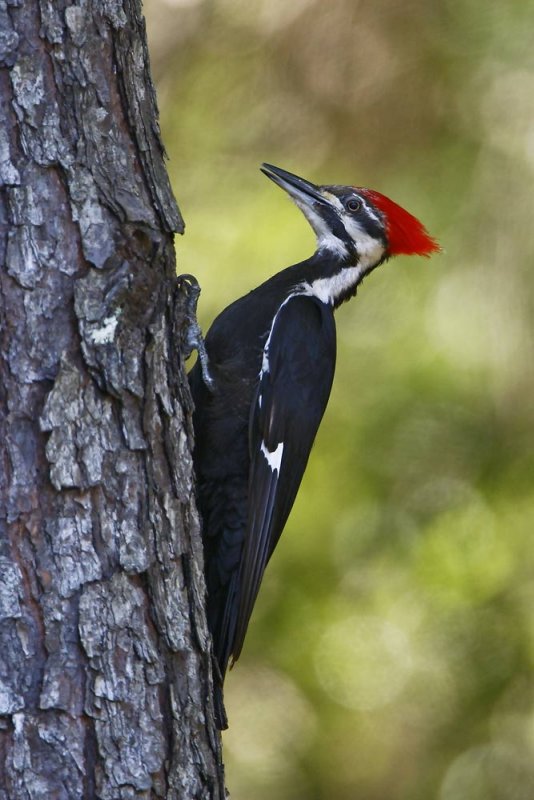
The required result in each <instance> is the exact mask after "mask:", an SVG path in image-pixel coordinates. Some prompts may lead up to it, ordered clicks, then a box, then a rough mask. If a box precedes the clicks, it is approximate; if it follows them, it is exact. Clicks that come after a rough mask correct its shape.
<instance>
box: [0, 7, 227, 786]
mask: <svg viewBox="0 0 534 800" xmlns="http://www.w3.org/2000/svg"><path fill="white" fill-rule="evenodd" d="M0 15H1V19H2V22H1V25H2V31H3V35H2V41H1V44H0V81H1V88H0V107H1V109H2V114H1V117H2V126H1V128H0V180H1V183H0V190H1V191H0V221H1V222H0V253H1V254H2V257H1V259H0V263H1V265H2V269H1V271H0V321H1V326H0V435H1V441H2V450H1V465H0V562H1V564H0V574H1V576H2V577H1V581H0V648H1V652H0V743H1V746H0V753H1V754H2V755H1V762H2V763H1V767H0V775H1V778H0V790H1V791H0V794H1V795H2V796H6V797H13V798H14V797H17V798H37V797H40V798H41V797H49V798H59V797H61V798H76V800H78V798H82V797H83V798H94V797H100V798H134V797H143V798H149V797H165V798H200V797H202V798H222V797H223V796H224V783H223V772H222V766H221V755H220V739H219V735H218V733H217V732H216V730H215V728H214V725H213V719H212V711H211V707H210V702H211V700H210V698H211V692H210V680H211V676H210V659H209V641H208V634H207V629H206V624H205V618H204V609H203V603H204V583H203V575H202V567H201V565H202V552H201V543H200V538H199V531H198V518H197V514H196V511H195V508H194V502H193V499H192V485H193V476H192V462H191V446H192V434H191V425H190V412H191V406H190V396H189V390H188V386H187V381H186V378H185V373H184V370H183V364H182V362H181V359H180V356H179V343H180V338H181V335H182V331H181V327H182V324H183V314H182V307H181V298H180V295H179V293H178V291H177V289H176V279H175V258H174V250H173V233H174V232H175V231H179V232H181V231H182V230H183V223H182V220H181V217H180V213H179V211H178V208H177V206H176V203H175V201H174V198H173V195H172V191H171V189H170V184H169V181H168V178H167V174H166V170H165V166H164V162H163V157H164V153H163V147H162V144H161V141H160V137H159V129H158V124H157V109H156V104H155V97H154V90H153V86H152V82H151V79H150V75H149V69H148V55H147V48H146V38H145V30H144V21H143V18H142V15H141V9H140V3H139V2H138V1H137V0H126V1H125V2H124V3H117V2H115V1H114V0H95V2H94V3H92V4H91V5H89V6H87V5H85V4H80V5H68V6H67V7H66V8H63V5H62V4H56V3H49V2H46V0H41V1H39V0H27V2H24V3H20V2H19V1H18V0H8V2H7V4H4V6H3V8H2V9H0Z"/></svg>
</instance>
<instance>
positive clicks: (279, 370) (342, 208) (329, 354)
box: [190, 165, 435, 727]
mask: <svg viewBox="0 0 534 800" xmlns="http://www.w3.org/2000/svg"><path fill="white" fill-rule="evenodd" d="M263 170H264V172H265V173H266V174H267V175H268V176H269V177H270V178H271V179H272V180H274V181H275V182H276V183H277V184H279V185H280V186H281V187H282V188H284V189H285V190H286V191H287V192H288V193H289V194H290V195H291V196H292V198H293V199H294V200H295V202H296V203H297V205H298V206H299V207H300V208H301V210H302V211H303V213H304V214H305V216H306V217H307V219H308V221H309V222H310V224H311V225H312V227H313V228H314V230H315V232H316V234H317V239H318V244H317V251H316V252H315V254H314V255H313V256H312V257H311V258H309V259H307V260H306V261H303V262H301V263H300V264H297V265H295V266H293V267H289V268H288V269H285V270H283V271H282V272H280V273H278V274H276V275H274V276H273V277H272V278H270V279H269V280H268V281H266V282H265V283H263V284H262V285H261V286H259V287H257V288H256V289H254V290H253V291H251V292H250V293H249V294H247V295H245V296H244V297H242V298H241V299H239V300H237V301H236V302H234V303H232V304H231V305H230V306H228V308H226V309H225V310H224V311H223V312H222V313H221V314H220V315H219V316H218V317H217V318H216V320H215V321H214V323H213V325H212V326H211V328H210V330H209V332H208V334H207V336H206V340H205V346H206V351H207V354H208V365H209V372H210V375H211V381H212V385H211V386H208V385H206V383H205V381H204V380H203V376H202V371H201V368H200V365H199V364H198V363H197V365H195V367H194V368H193V370H192V371H191V373H190V382H191V389H192V394H193V399H194V402H195V412H194V418H193V423H194V429H195V439H196V443H195V453H194V463H195V471H196V477H197V498H198V505H199V509H200V512H201V516H202V521H203V541H204V552H205V569H206V583H207V591H208V606H207V607H208V624H209V627H210V631H211V634H212V637H213V646H214V656H215V660H216V670H215V672H216V676H215V683H216V696H215V710H216V715H217V720H218V724H219V725H220V727H225V726H226V717H225V712H224V706H223V702H222V684H223V681H224V676H225V672H226V669H227V667H228V664H229V662H230V660H233V661H235V660H236V659H237V658H238V657H239V654H240V653H241V649H242V646H243V641H244V638H245V634H246V631H247V627H248V624H249V620H250V615H251V613H252V609H253V606H254V603H255V600H256V597H257V594H258V591H259V587H260V583H261V580H262V577H263V573H264V570H265V567H266V565H267V562H268V561H269V559H270V557H271V555H272V553H273V550H274V548H275V546H276V544H277V542H278V539H279V537H280V534H281V533H282V530H283V528H284V525H285V523H286V521H287V518H288V515H289V513H290V511H291V508H292V506H293V502H294V500H295V497H296V494H297V491H298V488H299V486H300V483H301V480H302V477H303V474H304V470H305V468H306V464H307V461H308V457H309V455H310V451H311V448H312V445H313V442H314V439H315V435H316V433H317V429H318V427H319V424H320V422H321V419H322V416H323V414H324V411H325V408H326V405H327V402H328V398H329V395H330V389H331V386H332V380H333V377H334V368H335V361H336V332H335V321H334V309H335V308H336V307H337V306H338V305H339V304H340V303H341V302H343V301H344V300H346V299H348V298H349V297H351V296H353V295H354V294H355V292H356V288H357V286H358V284H359V283H360V282H361V280H362V278H363V277H364V275H365V274H367V273H368V272H370V271H371V270H372V269H374V268H375V267H376V266H378V264H380V263H381V262H382V261H383V260H384V259H385V258H387V257H388V256H389V255H392V254H393V253H392V252H391V251H390V250H388V224H390V222H391V220H389V219H388V218H387V217H386V215H385V213H384V212H382V211H381V210H380V208H379V207H378V206H377V204H376V203H373V202H371V200H370V199H369V198H368V197H367V196H366V195H365V194H364V193H365V192H366V191H367V190H359V189H354V188H353V187H346V186H341V187H340V186H327V187H316V186H314V185H313V184H311V183H309V182H308V181H304V180H303V179H301V178H298V177H297V176H294V175H292V174H291V173H288V172H285V171H284V170H281V169H279V168H276V167H271V166H268V165H264V167H263ZM379 197H381V196H379ZM389 202H391V201H389ZM404 214H407V212H404ZM407 216H408V217H409V218H410V219H412V220H413V219H414V218H412V217H410V215H407ZM415 222H417V221H416V220H415ZM417 224H418V225H419V226H420V223H417ZM420 227H421V226H420ZM423 230H424V229H423ZM419 235H420V231H419ZM431 241H433V240H430V238H428V242H431ZM434 244H435V243H434ZM434 249H435V248H434ZM418 252H419V251H418ZM423 254H424V253H423Z"/></svg>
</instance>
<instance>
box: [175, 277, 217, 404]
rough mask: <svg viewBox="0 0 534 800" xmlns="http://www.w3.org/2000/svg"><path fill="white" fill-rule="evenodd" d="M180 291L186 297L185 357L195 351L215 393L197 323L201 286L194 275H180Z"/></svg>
mask: <svg viewBox="0 0 534 800" xmlns="http://www.w3.org/2000/svg"><path fill="white" fill-rule="evenodd" d="M177 282H178V290H179V291H181V292H183V294H184V295H185V298H186V301H185V320H186V333H185V338H184V351H185V352H184V357H185V359H186V360H187V359H188V358H189V356H190V355H191V353H192V352H193V350H196V351H197V353H198V358H199V361H200V369H201V371H202V379H203V380H204V383H205V384H206V386H207V387H208V389H209V390H210V391H213V390H214V388H215V384H214V381H213V378H212V377H211V375H210V371H209V364H208V353H207V350H206V345H205V344H204V337H203V336H202V331H201V330H200V325H199V324H198V321H197V303H198V298H199V295H200V285H199V283H198V281H197V279H196V278H195V276H194V275H189V274H187V273H186V274H184V275H178V278H177Z"/></svg>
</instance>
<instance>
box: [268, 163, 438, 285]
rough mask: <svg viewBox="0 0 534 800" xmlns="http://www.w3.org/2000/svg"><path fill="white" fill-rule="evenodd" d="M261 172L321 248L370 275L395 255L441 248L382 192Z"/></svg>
mask: <svg viewBox="0 0 534 800" xmlns="http://www.w3.org/2000/svg"><path fill="white" fill-rule="evenodd" d="M261 169H262V172H263V173H264V174H265V175H267V177H268V178H270V179H271V180H272V181H274V182H275V183H276V184H277V185H278V186H280V187H281V188H282V189H284V190H285V191H286V192H287V193H288V194H289V195H290V196H291V198H292V199H293V200H294V202H295V203H296V205H297V206H298V207H299V208H300V209H301V211H302V212H303V214H304V216H305V217H306V219H307V220H308V222H309V223H310V225H311V226H312V228H313V230H314V231H315V234H316V236H317V246H318V249H319V250H321V249H328V250H331V251H333V252H335V253H337V254H338V255H339V256H340V257H341V258H343V259H347V261H349V262H354V261H357V262H358V264H359V266H360V267H361V268H362V271H364V272H367V271H370V270H371V269H373V268H374V267H376V266H378V264H380V263H381V262H382V261H384V260H385V259H386V258H389V257H390V256H396V255H401V254H402V255H419V256H430V255H431V254H432V253H434V252H436V251H438V250H439V249H440V247H439V245H438V243H437V242H436V240H435V239H433V238H432V237H431V236H430V234H429V233H428V232H427V230H426V229H425V227H424V225H423V224H422V223H421V222H419V220H418V219H416V218H415V217H414V216H412V214H409V213H408V211H405V210H404V208H401V206H399V205H397V203H394V202H393V200H390V199H389V197H386V196H385V195H383V194H381V193H380V192H376V191H374V190H373V189H363V188H361V187H355V186H316V185H315V184H313V183H310V181H306V180H304V179H303V178H299V177H298V176H297V175H293V174H292V173H291V172H286V170H284V169H280V167H273V166H272V165H271V164H263V165H262V167H261Z"/></svg>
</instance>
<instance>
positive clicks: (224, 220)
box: [145, 0, 534, 800]
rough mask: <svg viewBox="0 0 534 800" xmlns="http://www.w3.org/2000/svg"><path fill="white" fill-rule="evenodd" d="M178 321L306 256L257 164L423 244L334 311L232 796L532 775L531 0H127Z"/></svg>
mask: <svg viewBox="0 0 534 800" xmlns="http://www.w3.org/2000/svg"><path fill="white" fill-rule="evenodd" d="M145 11H146V15H147V23H148V32H149V42H150V46H151V58H152V67H153V72H154V76H155V78H156V82H157V88H158V97H159V104H160V111H161V125H162V130H163V136H164V140H165V143H166V147H167V150H168V153H169V156H170V161H169V169H170V173H171V177H172V181H173V185H174V188H175V193H176V196H177V198H178V201H179V203H180V207H181V209H182V211H183V214H184V216H185V219H186V224H187V230H186V234H185V236H184V238H183V239H181V238H180V239H178V240H177V252H178V262H179V269H180V270H181V271H185V272H193V273H195V274H196V275H197V276H198V278H199V280H200V283H201V285H202V289H203V292H202V297H201V304H200V305H201V321H202V324H203V326H204V327H207V326H208V325H209V323H210V322H211V320H212V319H213V317H214V316H215V314H216V313H217V312H218V311H219V310H220V309H222V308H223V307H224V306H225V305H226V304H227V303H229V302H230V301H231V300H232V299H234V298H236V297H238V296H240V295H241V294H244V293H245V292H246V291H248V290H249V289H250V288H252V287H253V286H254V285H256V284H257V283H259V282H260V281H262V280H264V279H265V278H266V277H268V276H269V275H271V274H272V273H273V272H276V271H278V270H279V269H281V268H283V267H285V266H287V265H289V264H290V263H294V262H295V261H298V260H301V259H303V258H305V257H307V256H308V255H309V254H311V251H312V248H313V244H314V242H313V236H312V234H311V231H309V230H308V228H307V226H306V223H305V221H304V220H303V218H302V217H301V215H300V213H299V212H298V211H297V209H295V208H294V207H292V205H291V204H290V203H289V202H288V201H287V199H286V197H285V196H284V195H283V193H282V192H281V191H280V190H279V189H278V188H276V187H275V186H274V185H273V184H272V183H270V182H269V181H268V180H266V179H265V178H264V177H263V176H262V175H261V173H260V172H259V170H258V166H259V163H260V162H261V161H263V160H266V161H270V162H272V163H274V164H277V165H280V166H283V167H285V168H286V169H289V170H291V171H294V172H296V173H297V174H301V175H303V176H304V177H307V178H309V179H311V180H315V181H317V182H323V183H353V184H358V185H363V186H371V187H374V188H376V189H379V190H381V191H382V192H384V193H386V194H388V195H390V196H391V197H393V198H394V199H395V200H397V201H398V202H399V203H401V204H402V205H404V206H405V207H407V208H408V209H409V210H410V211H412V212H413V213H414V214H416V215H417V216H419V217H420V218H421V219H422V220H423V221H424V223H425V224H426V225H427V227H428V228H429V230H430V231H431V232H432V233H433V234H434V235H435V236H437V237H438V239H439V240H440V242H441V243H442V245H443V248H444V252H443V254H441V255H439V256H437V257H434V258H432V259H431V260H430V261H427V260H425V259H401V258H399V259H396V260H394V261H392V262H390V263H388V264H386V265H384V266H383V267H382V268H380V269H379V270H378V271H377V272H375V273H374V274H373V275H372V277H371V278H370V279H369V280H368V281H366V282H365V285H364V286H363V287H362V289H361V290H360V291H359V293H358V296H357V298H356V299H355V300H353V301H351V302H350V303H349V304H346V305H344V306H343V307H342V308H341V309H340V310H339V312H338V315H337V321H338V335H339V357H338V368H337V374H336V381H335V385H334V390H333V394H332V398H331V401H330V405H329V408H328V411H327V414H326V417H325V419H324V422H323V425H322V427H321V431H320V434H319V437H318V440H317V443H316V446H315V448H314V452H313V454H312V458H311V462H310V465H309V468H308V471H307V474H306V478H305V480H304V483H303V486H302V490H301V492H300V495H299V498H298V501H297V503H296V506H295V508H294V511H293V513H292V516H291V519H290V521H289V524H288V525H287V528H286V531H285V533H284V535H283V537H282V540H281V543H280V545H279V548H278V550H277V552H276V554H275V556H274V558H273V560H272V562H271V564H270V566H269V569H268V571H267V574H266V578H265V580H264V584H263V588H262V592H261V595H260V599H259V601H258V605H257V608H256V611H255V614H254V617H253V621H252V625H251V627H250V630H249V634H248V638H247V642H246V646H245V651H244V653H243V655H242V657H241V659H240V661H239V663H238V665H237V666H236V668H235V669H234V670H233V672H232V673H231V674H230V675H229V678H228V682H227V708H228V714H229V717H230V730H229V731H228V732H227V733H226V734H225V735H224V748H225V760H226V765H227V782H228V786H229V788H230V789H231V793H232V798H233V800H267V798H269V800H271V799H272V798H276V799H277V800H327V799H328V800H330V799H331V798H336V800H349V799H350V800H355V798H363V799H364V800H429V798H438V800H532V798H534V684H533V666H534V580H533V575H534V564H533V562H534V548H533V544H532V540H533V534H534V496H533V491H532V487H533V482H534V434H533V429H534V357H533V356H534V352H533V351H534V347H533V331H534V326H533V316H534V296H533V291H532V290H533V284H534V265H533V256H534V191H533V175H534V108H533V106H534V4H533V2H532V0H526V2H525V0H511V1H510V2H502V3H496V2H488V3H481V2H480V0H478V1H475V0H437V2H423V0H408V1H407V2H403V3H399V2H397V0H373V2H370V1H369V0H368V1H367V2H364V1H362V2H358V1H357V0H329V1H328V2H327V0H323V1H322V2H321V1H320V0H146V2H145Z"/></svg>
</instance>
